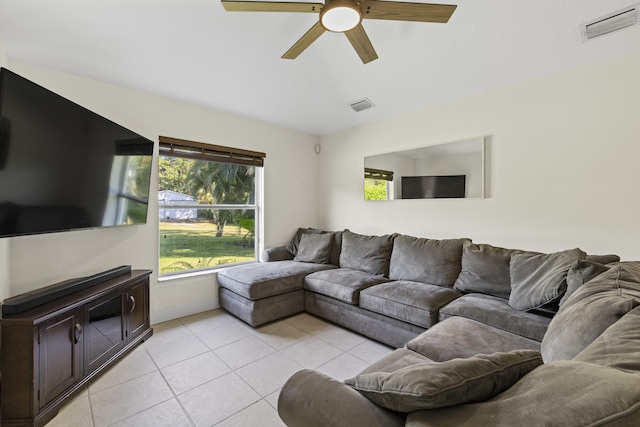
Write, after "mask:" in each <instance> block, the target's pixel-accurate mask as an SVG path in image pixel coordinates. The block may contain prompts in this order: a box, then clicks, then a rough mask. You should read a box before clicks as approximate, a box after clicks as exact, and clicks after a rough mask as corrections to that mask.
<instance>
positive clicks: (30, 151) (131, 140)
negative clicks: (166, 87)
mask: <svg viewBox="0 0 640 427" xmlns="http://www.w3.org/2000/svg"><path fill="white" fill-rule="evenodd" d="M152 156H153V142H152V141H151V140H149V139H146V138H144V137H142V136H140V135H138V134H137V133H135V132H132V131H130V130H128V129H126V128H124V127H122V126H120V125H118V124H116V123H114V122H112V121H110V120H108V119H106V118H104V117H102V116H100V115H98V114H96V113H93V112H91V111H89V110H87V109H86V108H84V107H81V106H80V105H78V104H76V103H74V102H71V101H69V100H68V99H65V98H63V97H62V96H60V95H57V94H55V93H53V92H51V91H49V90H47V89H45V88H43V87H41V86H39V85H37V84H35V83H33V82H31V81H29V80H27V79H25V78H23V77H21V76H19V75H17V74H15V73H13V72H11V71H9V70H7V69H4V68H3V69H1V70H0V237H9V236H19V235H25V234H37V233H49V232H56V231H66V230H75V229H81V228H93V227H107V226H120V225H129V224H143V223H146V220H147V208H148V203H149V180H150V177H151V163H152Z"/></svg>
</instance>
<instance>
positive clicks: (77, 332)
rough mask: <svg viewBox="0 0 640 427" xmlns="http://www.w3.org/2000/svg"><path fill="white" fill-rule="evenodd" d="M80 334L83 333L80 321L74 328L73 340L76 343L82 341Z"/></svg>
mask: <svg viewBox="0 0 640 427" xmlns="http://www.w3.org/2000/svg"><path fill="white" fill-rule="evenodd" d="M80 335H82V325H81V324H80V323H76V326H75V328H73V341H74V342H75V343H76V344H78V341H80Z"/></svg>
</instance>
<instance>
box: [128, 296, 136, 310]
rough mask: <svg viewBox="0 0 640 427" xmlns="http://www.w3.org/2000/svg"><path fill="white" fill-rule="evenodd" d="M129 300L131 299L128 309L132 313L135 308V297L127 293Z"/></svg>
mask: <svg viewBox="0 0 640 427" xmlns="http://www.w3.org/2000/svg"><path fill="white" fill-rule="evenodd" d="M129 301H131V309H129V312H131V313H133V310H135V309H136V299H135V298H134V297H133V295H129Z"/></svg>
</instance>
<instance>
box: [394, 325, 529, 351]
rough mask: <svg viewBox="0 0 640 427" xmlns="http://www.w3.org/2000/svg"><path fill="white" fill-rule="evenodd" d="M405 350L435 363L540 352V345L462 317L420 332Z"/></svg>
mask: <svg viewBox="0 0 640 427" xmlns="http://www.w3.org/2000/svg"><path fill="white" fill-rule="evenodd" d="M406 348H408V349H409V350H413V351H415V352H417V353H420V354H421V355H423V356H425V357H428V358H429V359H431V360H434V361H436V362H444V361H445V360H451V359H455V358H457V357H472V356H475V355H476V354H489V353H494V352H496V351H498V352H508V351H513V350H540V342H539V341H535V340H532V339H529V338H524V337H521V336H519V335H516V334H512V333H511V332H507V331H503V330H501V329H497V328H494V327H493V326H488V325H485V324H484V323H480V322H478V321H475V320H471V319H465V318H464V317H450V318H448V319H446V320H443V321H442V322H439V323H436V324H435V325H434V326H433V327H431V328H430V329H428V330H426V331H425V332H423V333H421V334H420V335H418V336H417V337H415V338H414V339H412V340H411V341H409V342H408V343H407V344H406Z"/></svg>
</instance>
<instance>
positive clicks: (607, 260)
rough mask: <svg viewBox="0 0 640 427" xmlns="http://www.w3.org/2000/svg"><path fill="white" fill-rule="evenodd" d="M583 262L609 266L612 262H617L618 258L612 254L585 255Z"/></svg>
mask: <svg viewBox="0 0 640 427" xmlns="http://www.w3.org/2000/svg"><path fill="white" fill-rule="evenodd" d="M585 260H587V261H590V262H597V263H598V264H611V263H612V262H619V261H620V256H619V255H614V254H608V255H587V257H586V258H585Z"/></svg>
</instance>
